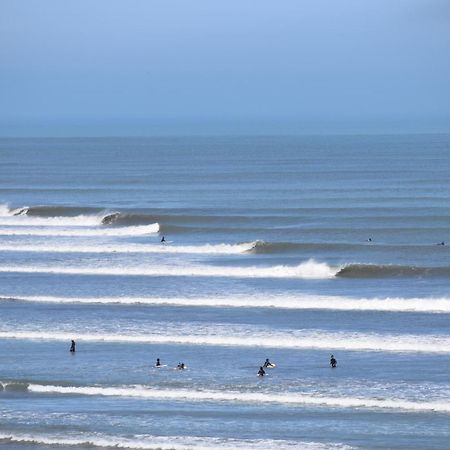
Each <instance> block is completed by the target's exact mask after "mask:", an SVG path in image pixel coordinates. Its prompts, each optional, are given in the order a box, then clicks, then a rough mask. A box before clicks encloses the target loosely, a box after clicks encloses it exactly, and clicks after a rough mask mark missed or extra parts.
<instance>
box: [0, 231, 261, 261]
mask: <svg viewBox="0 0 450 450" xmlns="http://www.w3.org/2000/svg"><path fill="white" fill-rule="evenodd" d="M128 228H129V227H128ZM128 228H124V229H125V230H126V229H128ZM119 229H120V230H122V228H119ZM114 230H118V229H114ZM254 245H255V243H254V242H248V243H242V244H204V245H170V244H165V245H163V244H126V245H125V244H117V245H111V244H105V245H77V246H73V245H67V244H66V245H64V244H58V245H56V244H55V245H48V244H37V245H36V244H26V245H25V244H24V245H20V244H14V245H12V244H11V245H8V244H0V251H8V252H39V253H191V254H224V255H235V254H241V253H246V252H248V251H249V250H251V249H252V248H253V247H254Z"/></svg>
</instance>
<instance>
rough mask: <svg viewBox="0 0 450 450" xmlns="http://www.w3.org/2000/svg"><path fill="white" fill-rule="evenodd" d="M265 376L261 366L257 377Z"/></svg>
mask: <svg viewBox="0 0 450 450" xmlns="http://www.w3.org/2000/svg"><path fill="white" fill-rule="evenodd" d="M265 374H266V372H265V371H264V369H263V368H262V366H261V367H260V368H259V370H258V377H263V376H264V375H265Z"/></svg>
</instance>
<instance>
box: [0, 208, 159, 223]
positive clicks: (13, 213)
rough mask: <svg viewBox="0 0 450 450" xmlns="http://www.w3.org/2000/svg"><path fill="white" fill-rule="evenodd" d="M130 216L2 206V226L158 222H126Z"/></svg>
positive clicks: (146, 218) (88, 210)
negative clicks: (126, 218) (124, 218)
mask: <svg viewBox="0 0 450 450" xmlns="http://www.w3.org/2000/svg"><path fill="white" fill-rule="evenodd" d="M122 216H125V217H127V216H128V214H122V213H120V212H111V211H105V210H100V209H97V208H72V207H62V206H33V207H29V206H23V207H20V208H15V209H11V208H9V206H8V205H0V225H20V226H59V227H70V226H78V227H82V226H100V225H124V226H125V225H135V226H136V225H148V224H153V223H155V222H157V221H156V220H152V219H153V217H152V216H148V215H143V216H141V217H140V220H134V221H125V220H119V218H120V217H122Z"/></svg>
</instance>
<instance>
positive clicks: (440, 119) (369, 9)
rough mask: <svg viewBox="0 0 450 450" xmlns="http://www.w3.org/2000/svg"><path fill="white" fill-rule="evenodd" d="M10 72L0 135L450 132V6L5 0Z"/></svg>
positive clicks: (2, 91)
mask: <svg viewBox="0 0 450 450" xmlns="http://www.w3.org/2000/svg"><path fill="white" fill-rule="evenodd" d="M0 64H1V67H0V69H1V70H0V134H1V135H13V134H25V135H26V134H46V133H47V134H58V133H63V134H64V133H68V134H71V133H72V134H76V133H79V132H82V130H83V129H84V130H85V131H88V132H89V133H94V134H95V133H96V131H95V129H97V130H98V133H99V134H134V133H137V134H145V130H150V129H151V127H152V126H155V124H160V127H162V128H161V129H163V128H164V127H168V128H170V126H171V125H170V124H175V123H177V124H178V125H177V126H179V127H181V128H183V130H185V131H189V127H191V126H192V129H197V130H200V129H201V128H202V127H203V126H206V125H205V124H207V123H209V124H211V123H215V124H222V125H223V124H229V125H230V126H231V127H233V126H235V127H236V126H237V124H239V126H240V127H241V128H245V127H247V128H248V130H249V131H252V127H253V128H254V129H258V128H259V129H260V131H261V129H264V128H265V127H267V130H269V131H270V130H272V129H275V128H276V127H280V129H283V127H286V124H290V125H289V127H291V129H298V130H300V131H301V130H305V131H308V129H309V130H313V131H314V130H318V131H325V132H326V131H327V129H330V130H333V129H335V130H339V129H340V128H342V129H343V130H344V129H351V128H352V127H353V128H355V129H358V127H362V128H364V127H366V128H370V127H374V129H378V128H380V127H381V128H383V127H387V129H392V130H395V128H396V127H397V126H398V127H399V129H400V128H402V127H406V128H408V127H409V128H411V129H418V130H419V129H421V128H423V129H424V130H425V131H427V130H428V129H429V130H430V131H432V130H433V129H440V130H447V131H450V0H342V1H340V0H310V1H302V0H286V1H283V0H280V1H273V0H272V1H267V0H254V1H247V0H223V1H219V0H191V1H189V0H161V1H152V0H120V1H119V0H76V1H72V2H67V1H62V0H0ZM161 124H162V125H161ZM202 124H203V125H202ZM83 127H84V128H83ZM289 127H288V128H289ZM61 130H63V131H61ZM388 131H389V130H388Z"/></svg>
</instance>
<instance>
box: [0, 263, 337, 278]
mask: <svg viewBox="0 0 450 450" xmlns="http://www.w3.org/2000/svg"><path fill="white" fill-rule="evenodd" d="M0 272H17V273H53V274H71V275H123V276H181V277H191V276H195V277H231V278H303V279H325V278H332V277H333V276H334V275H335V274H336V269H333V268H331V267H330V266H328V265H327V264H325V263H317V262H315V261H312V260H310V261H306V262H304V263H302V264H299V265H297V266H271V267H255V266H250V267H236V266H229V267H228V266H227V267H224V266H153V267H61V266H47V267H36V266H28V267H27V266H0Z"/></svg>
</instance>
